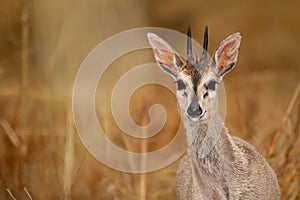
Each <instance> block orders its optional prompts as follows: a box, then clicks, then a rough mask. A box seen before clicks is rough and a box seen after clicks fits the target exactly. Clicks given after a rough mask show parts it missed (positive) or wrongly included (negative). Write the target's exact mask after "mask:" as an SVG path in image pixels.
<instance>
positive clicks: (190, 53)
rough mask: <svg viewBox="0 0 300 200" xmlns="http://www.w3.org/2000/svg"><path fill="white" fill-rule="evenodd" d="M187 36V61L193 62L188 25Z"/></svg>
mask: <svg viewBox="0 0 300 200" xmlns="http://www.w3.org/2000/svg"><path fill="white" fill-rule="evenodd" d="M187 35H188V38H187V60H188V62H190V63H191V62H193V61H194V58H193V51H192V34H191V26H190V25H189V27H188V32H187Z"/></svg>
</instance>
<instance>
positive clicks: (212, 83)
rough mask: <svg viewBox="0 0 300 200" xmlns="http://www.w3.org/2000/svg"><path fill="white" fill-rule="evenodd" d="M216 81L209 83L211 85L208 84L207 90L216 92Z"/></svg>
mask: <svg viewBox="0 0 300 200" xmlns="http://www.w3.org/2000/svg"><path fill="white" fill-rule="evenodd" d="M216 84H217V82H216V81H209V83H208V84H207V89H209V90H215V89H216Z"/></svg>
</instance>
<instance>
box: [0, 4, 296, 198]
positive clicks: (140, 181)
mask: <svg viewBox="0 0 300 200" xmlns="http://www.w3.org/2000/svg"><path fill="white" fill-rule="evenodd" d="M299 10H300V1H296V0H291V1H276V0H275V1H270V0H269V1H257V0H256V1H238V0H230V1H226V2H225V1H223V2H221V1H203V0H198V1H197V0H186V1H179V0H173V1H171V0H160V1H158V0H152V1H151V0H144V1H141V0H128V1H121V0H101V1H96V0H87V1H78V0H75V1H74V0H73V1H71V0H64V1H58V0H53V1H46V0H39V1H30V0H11V1H5V0H1V1H0V199H14V198H15V199H30V198H32V199H141V200H144V199H175V193H174V189H173V185H174V178H175V173H176V168H177V165H178V162H176V163H174V164H172V165H171V166H168V167H166V168H164V169H163V170H160V171H156V172H152V173H147V174H127V173H121V172H118V171H115V170H113V169H110V168H108V167H106V166H104V165H102V164H101V163H100V162H99V161H97V160H96V159H94V158H93V157H92V156H91V155H90V154H89V153H88V152H87V150H86V148H85V147H84V146H83V145H82V143H81V142H80V139H79V137H78V135H77V133H76V129H75V127H74V122H73V116H72V99H71V95H72V87H73V82H74V79H75V76H76V72H77V70H78V69H79V66H80V64H81V62H82V61H83V59H84V58H85V57H86V56H87V54H88V53H89V52H90V51H91V50H92V49H93V48H94V47H95V46H96V45H97V44H99V43H100V42H101V41H103V40H104V39H106V38H108V37H110V36H112V35H113V34H116V33H119V32H121V31H125V30H128V29H132V28H137V27H145V26H158V27H165V28H170V29H174V30H177V31H180V32H183V33H186V29H187V26H188V24H191V26H192V30H193V37H194V39H196V40H197V41H199V42H200V43H202V33H203V29H204V26H205V25H208V26H209V53H210V54H211V55H212V54H213V52H214V49H215V48H216V47H217V45H218V44H219V43H220V42H221V41H222V40H223V39H224V38H225V37H226V36H228V35H229V34H231V33H234V32H237V31H239V32H241V33H242V35H243V40H242V45H241V51H240V56H239V61H238V64H237V66H236V68H235V69H234V70H233V71H232V72H231V73H229V74H228V75H226V77H225V80H224V83H225V87H226V94H227V116H226V126H227V127H228V128H229V130H230V132H231V134H232V135H237V136H239V137H241V138H243V139H245V140H247V141H249V142H250V143H251V144H253V145H254V146H255V147H256V148H257V149H258V150H259V151H260V152H261V153H262V154H264V155H265V156H266V157H267V159H268V161H269V163H270V164H271V166H272V167H273V168H274V170H275V172H276V174H277V176H278V179H279V182H280V186H281V191H282V199H288V200H293V199H300V159H299V153H300V148H299V145H300V138H299V130H300V125H299V124H300V106H299V104H300V101H299V90H300V59H299V47H300V22H299V18H300V12H299ZM137 55H138V56H139V60H141V59H142V60H143V59H144V60H145V62H149V61H152V62H153V58H152V55H151V51H148V52H146V53H141V55H139V54H138V53H137V54H134V55H128V56H127V58H126V59H123V60H122V58H121V59H119V60H117V61H116V62H115V63H113V66H112V67H111V68H110V70H108V71H107V72H106V76H104V78H103V80H101V81H103V82H101V87H99V88H98V90H97V106H96V107H97V113H98V117H99V122H100V123H101V125H102V126H104V130H105V132H106V133H107V135H108V136H109V137H110V138H111V140H112V141H113V142H114V143H116V144H117V145H119V146H121V147H122V148H124V149H127V150H129V151H134V152H147V151H152V150H155V149H158V148H160V147H162V146H164V145H165V144H166V143H168V142H169V141H170V139H172V137H173V135H174V134H173V133H174V132H175V131H176V129H177V128H178V127H177V126H178V123H179V120H180V118H179V116H178V114H177V107H176V100H175V98H174V96H172V94H171V93H170V92H169V91H166V90H165V89H164V88H162V87H158V86H145V87H143V88H142V89H140V90H139V91H137V92H136V93H135V94H134V95H133V97H132V100H131V102H130V110H131V113H132V117H133V119H134V120H135V121H136V122H137V123H138V124H141V125H143V124H147V122H148V121H149V119H148V118H147V112H148V108H149V106H151V105H152V104H153V102H159V103H161V104H162V105H164V106H165V107H166V109H167V111H168V114H169V116H168V121H167V124H166V127H165V128H164V130H163V131H162V133H159V134H158V135H157V136H155V137H154V138H151V139H150V140H139V139H133V138H130V137H128V136H124V134H123V133H122V132H121V131H120V130H119V129H118V128H117V127H116V125H115V124H114V121H113V119H112V116H111V111H110V108H109V107H108V105H109V98H110V95H111V89H112V87H113V85H114V83H115V82H116V80H117V79H118V77H120V76H121V75H122V74H123V73H124V72H126V71H124V70H125V69H129V68H130V67H132V66H134V65H136V64H141V63H136V62H135V61H136V59H135V57H136V56H137ZM120 65H122V66H125V67H124V68H122V70H123V71H122V70H120V69H118V67H117V66H120ZM169 99H171V101H170V100H169ZM145 116H146V117H145Z"/></svg>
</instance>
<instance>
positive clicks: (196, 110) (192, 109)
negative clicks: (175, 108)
mask: <svg viewBox="0 0 300 200" xmlns="http://www.w3.org/2000/svg"><path fill="white" fill-rule="evenodd" d="M187 113H188V114H189V115H190V116H191V117H199V116H200V115H201V114H202V109H201V107H200V106H199V104H198V103H197V104H193V103H192V104H191V105H190V106H189V107H188V109H187Z"/></svg>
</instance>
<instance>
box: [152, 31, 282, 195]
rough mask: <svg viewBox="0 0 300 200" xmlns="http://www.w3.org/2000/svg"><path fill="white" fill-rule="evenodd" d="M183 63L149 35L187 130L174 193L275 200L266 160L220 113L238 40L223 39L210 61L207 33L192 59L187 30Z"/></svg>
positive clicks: (276, 188) (274, 184)
mask: <svg viewBox="0 0 300 200" xmlns="http://www.w3.org/2000/svg"><path fill="white" fill-rule="evenodd" d="M187 35H188V37H187V58H186V59H185V58H183V57H182V56H180V55H179V54H178V53H177V52H176V51H175V50H174V49H173V47H172V46H171V45H170V44H169V43H168V42H166V41H165V40H163V39H162V38H160V37H159V36H157V35H156V34H154V33H147V37H148V41H149V43H150V46H151V47H152V50H153V53H154V58H155V60H156V62H157V64H158V66H159V67H160V68H161V69H162V70H163V71H164V72H166V73H168V74H169V75H171V77H172V78H173V79H174V80H175V82H176V84H177V90H176V97H177V100H178V104H179V108H180V111H181V118H182V120H183V124H184V126H185V128H186V136H187V151H186V153H185V155H184V156H183V158H182V159H181V161H180V163H179V167H178V169H177V173H176V180H175V192H176V196H177V198H178V199H179V200H189V199H191V200H197V199H209V200H210V199H230V200H232V199H241V200H249V199H253V200H257V199H263V200H268V199H270V200H277V199H280V189H279V184H278V181H277V177H276V175H275V173H274V171H273V169H272V168H271V166H270V165H269V164H268V162H267V161H266V159H265V158H264V157H263V156H262V155H261V154H260V153H259V152H258V151H257V150H256V149H255V147H253V146H252V145H251V144H249V143H247V142H246V141H244V140H242V139H240V138H237V137H234V136H231V135H230V134H229V132H228V130H227V128H226V127H225V126H224V120H223V119H222V117H221V116H220V114H219V113H218V108H217V107H218V106H217V102H218V97H217V89H218V85H219V84H220V82H221V81H222V78H223V77H224V75H225V74H227V73H228V72H229V71H231V70H232V69H233V68H234V67H235V65H236V63H237V59H238V54H239V49H240V44H241V39H242V36H241V34H240V33H238V32H237V33H234V34H232V35H229V36H228V37H227V38H226V39H224V40H223V41H222V42H221V43H220V45H219V47H218V48H217V49H216V51H215V53H214V56H213V58H212V59H209V58H208V52H207V48H208V28H207V26H206V27H205V31H204V42H203V51H202V54H201V56H199V59H198V58H197V57H196V58H195V56H194V53H193V51H192V42H191V28H190V26H189V27H188V34H187Z"/></svg>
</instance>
